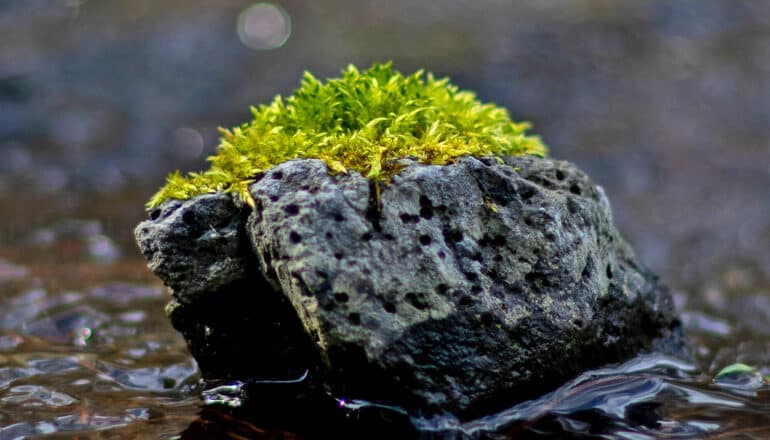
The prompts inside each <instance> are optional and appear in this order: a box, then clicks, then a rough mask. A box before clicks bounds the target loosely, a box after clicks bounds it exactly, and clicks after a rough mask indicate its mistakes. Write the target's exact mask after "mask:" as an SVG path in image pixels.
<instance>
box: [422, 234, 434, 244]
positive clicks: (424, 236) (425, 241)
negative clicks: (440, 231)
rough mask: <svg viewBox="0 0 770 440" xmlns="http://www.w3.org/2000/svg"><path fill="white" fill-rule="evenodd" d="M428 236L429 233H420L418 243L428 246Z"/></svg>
mask: <svg viewBox="0 0 770 440" xmlns="http://www.w3.org/2000/svg"><path fill="white" fill-rule="evenodd" d="M430 242H431V240H430V236H429V235H425V234H423V235H420V244H421V245H423V246H428V245H429V244H430Z"/></svg>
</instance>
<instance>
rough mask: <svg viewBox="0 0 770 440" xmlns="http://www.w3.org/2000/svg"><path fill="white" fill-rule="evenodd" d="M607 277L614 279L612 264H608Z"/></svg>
mask: <svg viewBox="0 0 770 440" xmlns="http://www.w3.org/2000/svg"><path fill="white" fill-rule="evenodd" d="M607 278H608V279H612V265H610V264H607Z"/></svg>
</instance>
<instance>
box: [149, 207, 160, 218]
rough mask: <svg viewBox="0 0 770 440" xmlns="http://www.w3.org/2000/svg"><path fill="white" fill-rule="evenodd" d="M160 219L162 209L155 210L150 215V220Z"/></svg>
mask: <svg viewBox="0 0 770 440" xmlns="http://www.w3.org/2000/svg"><path fill="white" fill-rule="evenodd" d="M158 217H160V209H153V210H152V212H151V213H150V220H157V219H158Z"/></svg>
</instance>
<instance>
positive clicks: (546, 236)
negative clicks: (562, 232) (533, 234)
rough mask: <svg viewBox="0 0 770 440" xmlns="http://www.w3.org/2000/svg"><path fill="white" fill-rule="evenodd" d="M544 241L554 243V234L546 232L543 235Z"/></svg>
mask: <svg viewBox="0 0 770 440" xmlns="http://www.w3.org/2000/svg"><path fill="white" fill-rule="evenodd" d="M545 239H546V240H548V241H550V242H554V241H556V234H554V233H553V232H550V231H549V232H546V233H545Z"/></svg>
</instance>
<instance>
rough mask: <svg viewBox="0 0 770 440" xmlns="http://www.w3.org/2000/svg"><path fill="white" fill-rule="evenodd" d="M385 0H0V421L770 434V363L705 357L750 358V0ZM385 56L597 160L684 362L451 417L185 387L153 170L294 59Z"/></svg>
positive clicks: (75, 426) (768, 30)
mask: <svg viewBox="0 0 770 440" xmlns="http://www.w3.org/2000/svg"><path fill="white" fill-rule="evenodd" d="M255 3H260V4H264V5H263V6H260V7H257V8H250V6H252V5H253V4H255ZM271 5H272V6H271ZM390 6H391V7H388V8H382V7H380V6H379V5H378V4H377V2H367V1H361V2H351V1H347V0H329V1H324V2H300V1H295V0H286V1H282V2H244V1H241V0H237V1H236V0H221V1H217V2H211V1H205V0H184V1H182V0H168V1H164V2H152V1H147V0H113V1H111V2H109V3H107V2H93V1H91V2H88V1H81V0H72V1H69V0H67V1H65V0H45V1H43V0H25V1H16V2H13V1H10V2H7V1H6V2H0V35H2V36H3V44H2V45H0V213H1V214H2V215H1V216H0V440H7V439H13V438H17V437H22V436H26V437H32V438H35V437H38V438H46V439H48V438H68V439H69V438H73V437H75V436H77V437H78V438H81V439H83V438H137V437H139V438H141V437H144V438H175V437H181V438H185V439H197V438H205V437H206V436H208V437H214V438H281V437H283V438H303V437H304V438H307V437H309V438H312V437H313V434H315V437H323V436H324V435H325V438H330V437H332V438H339V437H341V436H343V435H348V436H349V437H352V438H372V437H373V436H375V435H376V434H378V433H379V434H382V436H384V437H387V436H388V435H391V434H393V433H392V432H391V431H388V429H395V430H402V431H408V432H413V433H414V431H409V429H410V428H409V426H417V427H419V428H420V429H421V430H422V436H423V437H425V438H431V437H434V438H435V437H442V436H443V437H450V438H451V437H454V438H463V436H465V437H469V436H470V437H473V436H476V437H486V438H509V437H513V438H548V437H556V438H563V437H565V436H572V437H576V438H620V439H646V438H666V437H668V438H704V437H707V438H744V439H752V438H757V439H760V438H770V432H768V428H767V427H768V426H770V420H769V419H770V416H768V413H770V411H768V394H769V393H768V388H767V384H766V383H764V382H763V381H762V380H758V376H757V375H756V374H754V375H745V376H742V377H738V378H733V379H729V380H728V379H725V378H723V379H720V380H719V381H718V382H715V381H714V378H715V377H716V375H717V373H718V372H719V371H720V370H722V368H724V367H726V366H729V365H731V364H734V363H736V362H741V363H745V364H748V365H751V366H754V367H757V368H758V369H759V377H760V378H761V376H762V375H767V374H768V373H770V342H769V341H770V246H768V243H770V197H768V193H767V188H770V168H768V163H770V148H768V141H767V139H769V138H770V128H769V127H770V123H769V122H768V115H769V114H770V112H768V102H770V100H768V97H770V75H767V73H768V71H770V63H768V60H770V57H768V56H767V55H768V47H770V44H768V42H770V20H769V19H768V17H770V6H768V4H767V2H756V1H750V0H734V1H732V2H729V4H728V3H727V2H722V1H719V0H683V1H681V2H670V1H666V0H651V1H646V2H639V1H637V0H616V1H613V2H612V4H611V7H608V2H606V1H602V0H577V1H570V2H499V1H498V2H460V1H445V2H442V3H441V4H440V5H439V4H438V3H436V2H419V1H418V2H415V1H410V0H394V1H393V2H392V4H390ZM276 11H277V13H276ZM255 12H258V14H256V15H254V13H255ZM239 17H246V18H242V19H241V20H240V21H239V19H238V18H239ZM256 22H260V23H266V24H260V26H259V27H258V29H255V28H254V27H253V26H252V24H253V23H256ZM41 30H45V31H41ZM255 30H257V31H259V32H253V31H255ZM287 38H288V39H287ZM255 49H258V50H255ZM387 59H393V60H394V62H395V65H396V66H397V67H399V68H400V69H402V70H404V71H407V72H408V71H413V70H415V69H418V68H427V69H429V70H433V71H435V72H437V73H438V74H439V75H451V76H452V77H453V79H454V82H455V83H457V84H460V85H461V86H462V87H466V88H470V89H473V90H475V91H477V92H478V93H479V96H480V97H481V98H482V99H484V100H491V101H495V102H496V103H498V104H500V105H503V106H505V107H507V108H508V109H509V110H510V111H511V114H512V115H513V116H514V117H515V118H516V119H529V120H531V121H532V122H533V124H534V130H535V132H537V133H540V134H542V136H543V139H544V140H545V141H546V143H548V144H549V146H550V147H551V149H552V152H553V156H554V157H557V158H563V159H567V160H571V161H574V162H576V163H577V164H578V165H579V166H580V167H581V168H583V169H585V170H586V171H587V172H588V173H589V174H590V175H591V176H592V177H593V178H594V179H595V180H596V181H597V182H598V183H599V184H601V185H603V186H604V187H605V189H606V190H607V194H608V196H609V198H610V200H611V201H612V203H613V214H614V217H615V221H616V223H617V224H618V227H619V229H620V231H621V232H622V233H623V234H624V236H625V237H626V238H627V239H628V240H629V242H630V243H631V244H632V245H633V246H634V248H635V249H636V251H637V253H638V255H639V257H640V258H641V260H643V261H645V262H646V263H647V264H649V265H650V266H651V267H652V269H653V270H655V271H656V272H658V273H659V274H661V275H662V276H663V278H664V279H665V280H666V281H667V283H668V284H669V285H671V286H672V287H673V288H674V289H675V299H676V302H677V306H678V307H679V309H680V310H682V311H683V314H682V317H683V320H684V322H685V327H686V329H687V332H688V338H689V340H690V343H691V345H692V347H693V349H694V362H693V363H692V364H688V363H685V362H681V361H678V360H672V359H665V358H638V359H635V360H631V361H630V362H629V363H626V364H623V365H618V366H613V367H608V369H603V370H599V371H595V372H589V373H586V375H583V376H581V378H576V379H575V380H573V381H572V382H570V383H568V384H553V388H554V390H555V391H554V392H553V393H551V394H549V395H546V396H542V397H541V398H539V399H536V400H534V401H530V402H524V403H521V404H519V405H516V406H514V407H512V408H509V409H508V410H506V411H503V412H502V413H500V414H496V415H490V416H489V417H488V418H484V419H481V420H476V421H466V422H460V421H457V420H454V419H452V418H451V417H439V418H436V419H431V420H419V419H415V420H412V419H410V418H409V416H408V415H405V414H403V413H401V412H399V411H398V410H397V409H394V408H382V407H378V406H376V405H373V404H372V403H367V402H345V403H344V405H340V403H341V400H335V398H334V396H332V397H330V398H329V402H327V404H328V405H327V406H324V412H323V413H322V414H308V413H305V412H302V411H301V410H300V409H296V411H297V414H290V416H292V417H289V418H290V419H294V421H295V423H294V424H295V425H296V426H294V427H293V428H292V429H293V431H294V434H292V435H289V434H286V433H282V431H281V430H282V429H283V428H282V427H281V426H275V425H276V420H275V419H273V418H270V417H265V416H266V414H264V413H262V414H247V413H246V412H245V410H244V409H243V408H240V407H238V406H237V403H239V402H240V401H239V395H238V392H237V390H232V393H229V394H228V393H225V391H227V390H226V389H224V390H223V389H220V390H218V391H219V392H218V393H214V394H216V396H214V394H209V396H211V397H212V400H217V399H219V400H225V403H228V404H229V405H222V404H221V403H222V402H220V403H217V404H214V403H213V402H212V404H211V405H205V406H204V402H203V401H202V400H201V399H200V397H199V396H200V394H201V391H202V390H201V389H200V388H199V385H198V376H197V372H196V370H195V365H194V363H193V361H192V359H191V358H190V356H189V354H188V352H187V350H186V347H185V344H184V342H183V340H182V339H181V337H180V336H179V335H178V334H176V332H175V331H174V330H173V329H172V328H171V327H170V325H169V324H168V322H167V319H166V318H165V316H164V315H163V306H164V304H165V302H166V297H167V294H166V293H165V291H164V289H163V287H162V286H161V285H160V284H159V282H158V280H157V279H155V277H153V276H152V274H150V273H149V271H148V270H147V269H146V267H145V263H144V261H142V260H141V257H140V256H138V255H137V252H136V250H135V246H134V244H133V242H132V237H131V232H130V231H131V229H132V228H133V226H134V225H135V224H136V223H137V222H138V221H139V220H140V219H141V218H142V217H143V216H144V213H143V212H142V205H143V203H144V201H145V200H146V199H147V197H148V196H149V195H150V193H151V192H152V190H153V189H154V188H157V186H159V185H160V184H161V182H162V178H163V176H164V175H165V174H166V173H167V172H169V171H171V170H173V169H175V168H182V169H183V170H192V169H198V168H201V167H203V166H204V165H205V164H204V163H203V158H204V157H205V156H206V155H208V154H211V153H212V152H213V150H214V146H215V144H216V137H217V131H216V127H217V126H220V125H223V126H232V125H235V124H238V123H240V122H242V121H243V120H244V119H245V118H246V117H248V114H249V112H248V106H249V105H252V104H256V103H260V102H266V101H268V100H269V99H270V98H272V97H273V96H274V95H275V94H276V93H286V92H288V91H290V90H291V89H292V88H293V87H295V86H296V84H297V80H298V78H299V77H300V75H301V72H302V70H304V69H306V68H311V69H312V70H313V71H314V72H315V73H316V74H317V75H318V76H319V77H325V76H327V75H333V74H336V73H337V72H338V71H339V69H340V68H342V67H343V66H344V65H345V64H347V63H348V62H355V63H357V64H359V65H361V66H363V65H367V64H369V63H370V62H371V61H372V60H387ZM274 385H275V386H286V387H287V388H286V389H287V390H290V389H291V388H290V387H292V386H294V385H292V384H283V385H279V384H274ZM244 386H246V387H247V388H248V387H253V386H254V385H249V384H247V385H244ZM256 389H257V390H259V389H260V388H259V387H257V388H256ZM274 391H275V390H274ZM287 394H289V392H288V391H287ZM336 397H337V398H340V399H341V398H342V396H336ZM246 415H248V416H249V418H248V419H247V418H244V417H245V416H246ZM295 415H296V417H294V416H295ZM260 416H261V417H260ZM260 418H261V420H260ZM265 418H267V420H265ZM290 421H291V420H290ZM388 423H390V424H391V425H390V426H391V428H388V427H387V426H386V425H387V424H388ZM271 425H272V426H271ZM407 425H408V426H407ZM393 426H395V427H396V428H392V427H393ZM319 433H321V434H319ZM356 434H359V435H358V436H357V437H356ZM415 436H416V434H415ZM391 437H398V436H396V435H395V434H393V435H391ZM400 437H402V438H407V437H408V435H401V436H400Z"/></svg>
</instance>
